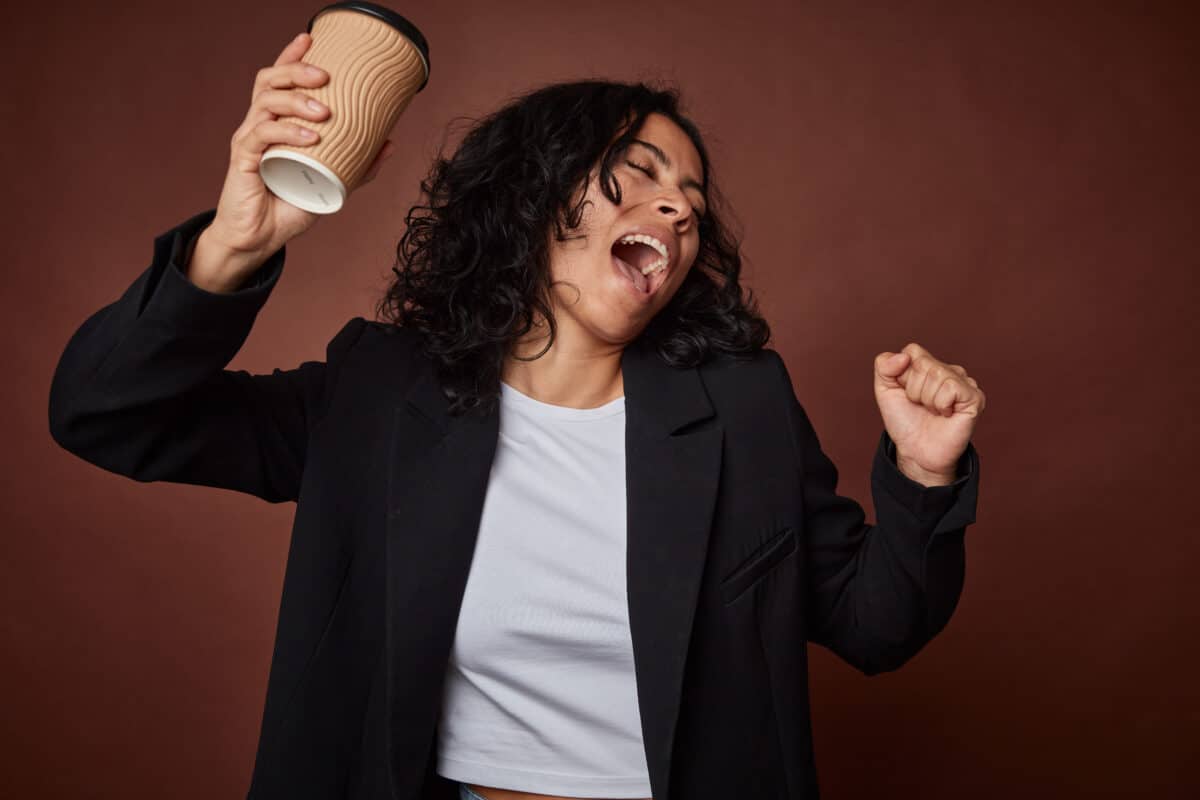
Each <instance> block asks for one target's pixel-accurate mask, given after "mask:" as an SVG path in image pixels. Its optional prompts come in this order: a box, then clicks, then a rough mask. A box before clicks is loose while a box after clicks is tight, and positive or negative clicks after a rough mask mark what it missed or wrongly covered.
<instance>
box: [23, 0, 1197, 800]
mask: <svg viewBox="0 0 1200 800" xmlns="http://www.w3.org/2000/svg"><path fill="white" fill-rule="evenodd" d="M1192 5H1193V4H1188V3H1178V4H1173V5H1172V4H1149V5H1148V4H1146V3H1136V2H1128V3H1124V4H1100V3H1056V4H1048V3H1044V2H1043V3H1015V4H1014V3H994V2H959V3H932V2H919V3H918V2H911V3H832V2H828V3H791V2H783V1H781V2H775V3H766V2H759V3H755V2H745V3H739V4H737V5H736V7H735V8H732V9H731V8H730V7H729V6H727V4H725V3H716V2H709V1H708V0H693V1H692V2H690V3H686V4H675V3H661V4H655V3H634V2H627V1H625V0H622V1H621V2H609V3H604V4H574V7H572V5H571V4H566V3H561V2H521V3H515V4H510V3H495V2H490V1H488V0H471V2H457V3H432V2H428V3H421V4H407V5H402V4H396V3H394V4H393V7H394V8H396V9H397V10H398V11H400V12H401V13H403V14H406V15H408V16H410V17H411V18H412V19H413V20H414V21H415V22H416V23H417V24H418V25H419V26H420V27H421V29H422V30H423V31H424V32H425V33H426V35H427V36H428V38H429V40H430V43H431V47H432V63H433V74H432V79H431V81H430V83H429V86H428V88H427V89H426V91H425V92H423V93H422V94H421V95H419V96H418V98H417V99H416V100H415V101H414V103H413V104H412V105H411V106H410V107H409V110H408V111H407V112H406V114H405V115H404V117H402V119H401V120H400V122H399V123H398V125H397V128H396V130H395V136H396V138H397V139H398V141H399V142H400V143H401V145H402V147H401V149H400V150H399V151H398V152H397V154H396V156H395V157H394V158H393V159H392V160H391V161H390V162H388V164H387V165H386V167H385V169H384V171H383V173H382V174H381V175H380V177H379V179H377V180H376V181H375V182H374V183H373V184H371V185H370V186H368V187H366V188H364V189H363V190H362V191H361V192H359V193H356V194H355V195H354V196H352V197H351V199H350V202H349V204H348V206H347V207H346V209H345V210H344V211H343V212H342V213H339V214H337V215H334V216H332V217H330V218H327V219H324V220H322V221H321V222H320V223H319V224H318V225H317V226H316V227H315V228H314V229H313V230H312V231H310V232H309V233H307V234H306V235H305V236H304V237H302V238H301V239H299V240H297V241H296V242H295V243H294V244H293V245H291V246H290V248H289V261H288V268H287V272H286V273H285V276H284V278H283V280H282V281H281V283H280V285H279V286H278V287H277V288H276V290H275V292H274V294H273V295H272V297H271V299H270V301H269V302H268V304H267V306H266V307H265V308H264V309H263V312H262V314H261V315H260V317H259V321H258V323H257V326H256V328H255V330H254V333H253V334H252V336H251V337H250V339H249V340H248V341H247V343H246V346H245V347H244V348H243V350H242V351H241V353H239V354H238V356H237V357H236V358H235V359H234V361H233V362H232V367H234V368H243V369H249V370H252V371H256V372H267V371H270V369H271V368H273V367H276V366H280V367H290V366H295V365H296V364H298V363H299V362H300V361H302V360H306V359H309V358H320V357H322V356H323V353H324V349H323V348H324V344H325V342H326V341H327V340H328V338H329V337H330V336H331V335H332V334H333V333H334V332H335V331H336V330H337V329H338V328H339V327H340V326H341V324H342V323H343V322H344V321H345V320H346V319H348V318H349V317H351V316H355V315H359V314H361V315H364V316H368V317H370V316H371V315H372V304H373V301H374V300H375V298H376V296H377V295H378V293H379V292H380V291H382V289H383V287H384V285H385V281H386V279H387V278H388V277H390V273H389V272H388V268H389V267H390V266H391V263H392V258H393V255H394V248H395V245H396V242H397V241H398V238H399V236H400V234H401V233H402V228H401V226H402V218H403V215H404V212H405V211H406V210H407V208H408V207H409V206H410V205H411V204H412V203H413V202H414V201H415V200H416V199H417V183H418V180H419V178H420V177H421V175H422V174H423V173H424V172H425V170H426V168H427V167H428V164H429V162H430V160H431V158H432V157H433V154H434V153H435V152H436V150H437V148H438V146H439V145H440V144H441V142H442V139H443V136H444V134H445V132H446V130H447V127H448V125H449V124H450V123H451V122H452V121H453V120H455V118H457V117H460V116H464V115H465V116H469V117H473V116H478V115H480V114H482V113H485V112H487V111H490V110H492V109H493V108H495V107H496V106H498V105H499V104H500V103H501V102H503V101H504V100H505V99H506V98H508V97H509V96H510V95H511V94H513V93H516V92H518V91H522V90H525V89H528V88H532V87H534V86H537V85H540V84H543V83H547V82H551V81H556V80H563V79H568V78H579V77H589V76H606V77H616V78H624V79H630V78H645V79H663V80H667V81H673V82H674V83H676V84H677V85H678V86H679V87H680V88H681V89H682V90H683V93H684V98H685V100H686V101H687V104H688V108H689V110H690V112H691V113H692V115H693V116H694V117H695V118H696V119H697V120H698V121H699V123H700V124H701V126H702V127H703V129H704V130H705V131H706V132H707V134H708V136H709V141H710V142H711V147H712V151H713V155H714V158H715V165H716V166H715V170H714V177H715V178H716V180H718V181H719V182H721V183H722V184H723V186H724V187H725V190H726V193H727V195H728V197H729V200H730V202H731V204H732V206H733V208H734V209H736V211H737V214H738V218H739V219H740V221H741V224H742V227H743V230H744V232H745V237H744V242H745V255H746V257H747V268H746V273H745V279H746V283H747V284H748V285H749V286H751V287H752V288H753V289H754V290H755V293H756V295H757V296H758V297H759V298H760V300H761V304H762V309H763V311H764V312H765V313H766V315H767V317H768V319H769V320H770V322H771V323H772V325H773V329H774V342H773V345H774V347H775V348H776V349H778V350H779V351H780V352H781V353H782V354H783V356H784V358H785V360H786V361H787V363H788V366H789V369H790V370H791V373H792V376H793V378H794V379H795V381H796V383H797V391H798V393H799V396H800V398H801V402H803V403H804V404H805V407H806V408H807V409H808V411H809V413H810V415H811V416H812V418H813V420H814V423H815V425H816V426H817V429H818V431H819V433H820V435H821V437H822V441H823V444H824V445H825V447H826V448H827V450H828V451H829V453H830V455H831V456H832V457H833V458H834V460H835V461H836V463H837V464H838V465H839V468H840V470H841V474H842V481H841V484H840V487H841V488H842V489H843V490H844V492H845V493H847V494H850V495H851V496H854V497H856V498H858V499H859V500H860V502H862V503H863V504H864V505H865V506H866V508H867V510H868V514H869V517H870V518H871V519H874V515H873V510H872V506H871V500H870V492H869V484H868V469H869V465H870V455H871V452H872V449H873V448H874V446H875V443H876V441H877V438H878V434H879V429H880V425H881V422H880V420H879V416H878V410H877V409H876V407H875V404H874V398H873V395H872V389H871V369H872V360H873V358H874V356H875V354H876V353H878V352H880V351H883V350H897V349H899V348H900V347H902V346H903V345H904V344H905V343H906V342H909V341H916V342H919V343H920V344H922V345H923V346H925V347H927V348H928V349H929V350H931V351H932V352H933V354H934V355H935V356H937V357H939V358H941V359H943V360H946V361H949V362H952V363H960V364H963V365H965V366H966V367H967V369H968V370H969V371H970V373H971V374H972V375H973V376H974V377H975V378H976V379H977V380H978V381H979V383H980V386H981V387H982V388H983V389H984V391H985V392H986V393H987V396H988V408H987V411H986V412H985V414H984V417H983V418H982V420H981V422H980V425H979V428H978V430H977V432H976V435H975V443H976V445H977V447H978V449H979V452H980V456H981V466H982V470H983V475H982V478H981V493H980V501H979V513H978V521H977V523H976V524H975V525H974V526H972V527H971V528H970V529H969V531H968V534H967V535H968V545H967V555H968V565H967V573H968V574H967V583H966V588H965V591H964V594H963V597H962V601H961V604H960V606H959V608H958V611H957V614H956V615H955V617H954V618H953V620H952V621H951V623H950V625H949V627H948V628H947V629H946V630H945V631H944V632H943V633H942V634H941V636H940V637H938V638H937V639H935V640H934V642H933V643H932V644H931V645H930V646H929V647H928V648H927V649H926V650H925V651H923V652H922V653H921V654H919V655H918V656H917V657H916V658H915V659H914V660H913V661H912V662H911V663H909V664H908V665H907V666H905V667H904V668H903V669H902V670H900V671H899V672H896V673H891V674H886V675H881V676H878V677H875V678H870V679H868V678H866V677H864V676H862V675H860V674H858V673H856V672H854V671H853V670H852V669H851V668H850V667H848V666H846V665H845V664H843V663H842V662H840V661H838V660H837V659H836V658H835V657H833V656H831V655H830V654H829V653H828V652H827V651H824V650H822V649H819V648H813V649H812V657H813V676H812V695H813V702H814V720H813V724H814V728H815V735H816V750H817V762H818V768H819V776H820V780H821V784H822V788H823V790H824V795H825V796H826V797H828V798H840V799H842V800H848V799H849V798H859V797H862V798H874V797H880V796H887V797H897V798H900V797H903V798H916V797H921V798H961V797H973V798H1010V797H1014V796H1042V797H1093V796H1101V795H1104V796H1109V795H1126V796H1132V795H1133V794H1134V793H1135V792H1137V791H1139V790H1140V791H1144V792H1146V793H1147V796H1156V797H1159V798H1165V797H1180V798H1182V797H1194V796H1197V794H1196V793H1197V792H1198V791H1200V778H1197V776H1196V772H1195V767H1194V763H1195V762H1191V763H1190V764H1189V763H1188V762H1187V759H1186V756H1187V754H1188V753H1189V752H1191V753H1193V755H1194V754H1195V752H1196V749H1197V731H1198V730H1200V711H1198V707H1200V691H1198V689H1197V681H1196V677H1195V668H1196V664H1197V656H1198V649H1200V648H1198V647H1197V631H1198V629H1200V619H1198V617H1200V612H1198V609H1200V589H1198V588H1197V585H1196V583H1195V582H1194V578H1195V575H1196V572H1197V564H1198V558H1197V556H1198V555H1200V544H1198V541H1200V540H1198V537H1197V534H1198V531H1197V525H1196V524H1195V522H1193V520H1192V519H1191V518H1190V513H1191V509H1190V507H1188V506H1187V505H1186V504H1185V503H1183V502H1182V501H1183V500H1185V499H1186V498H1187V497H1188V496H1189V493H1190V491H1191V490H1190V489H1189V487H1192V486H1193V485H1194V484H1195V480H1196V478H1197V468H1196V466H1195V455H1194V454H1195V452H1196V448H1197V445H1198V444H1200V437H1198V436H1197V422H1196V411H1195V408H1196V400H1197V399H1198V397H1197V385H1198V380H1197V379H1198V375H1197V366H1196V344H1197V342H1198V341H1200V336H1198V331H1197V313H1196V310H1195V307H1196V305H1197V300H1198V299H1200V297H1198V292H1197V278H1196V274H1197V267H1198V266H1200V264H1198V260H1197V257H1196V237H1195V234H1194V223H1195V218H1196V216H1197V210H1198V208H1200V202H1198V201H1200V196H1198V191H1197V185H1198V184H1197V178H1198V177H1200V176H1198V175H1197V172H1198V170H1197V160H1196V142H1197V141H1198V139H1200V125H1198V124H1197V122H1198V120H1197V103H1196V89H1197V72H1198V69H1197V59H1196V50H1195V47H1196V45H1195V42H1196V40H1197V27H1196V25H1195V23H1196V15H1195V14H1194V13H1193V12H1192V11H1191V10H1190V8H1191V6H1192ZM1050 6H1054V7H1050ZM318 7H319V4H313V3H300V2H283V1H282V0H276V1H275V2H256V3H253V4H243V3H235V2H233V1H232V0H223V1H222V2H210V3H207V4H188V3H179V4H170V5H169V7H168V6H164V4H162V3H159V2H153V3H151V2H119V3H111V4H110V3H103V4H93V3H83V2H67V3H58V4H56V5H55V6H54V8H53V9H52V11H53V13H51V12H50V11H46V10H43V9H39V8H37V7H36V6H34V5H32V4H22V5H20V6H18V7H14V8H12V9H10V11H9V12H8V14H7V16H6V33H7V36H6V43H5V47H4V48H3V55H2V56H0V58H2V59H3V64H2V66H3V69H4V76H5V78H6V81H5V99H6V103H5V109H4V111H3V112H2V113H3V115H4V117H3V130H4V131H5V138H6V146H5V147H4V152H5V162H6V164H5V174H6V175H7V176H8V177H9V180H10V191H9V192H7V193H6V195H7V196H6V197H5V198H4V200H3V203H4V214H3V220H4V223H3V224H4V226H5V237H4V241H5V243H6V245H7V247H8V259H7V261H6V267H5V269H4V270H3V271H2V272H0V280H2V281H3V283H2V288H3V293H2V295H0V297H2V302H3V314H0V326H3V328H4V329H5V330H4V333H5V338H6V339H7V340H8V341H9V342H10V343H12V346H10V347H9V348H8V350H7V351H5V353H4V356H3V358H4V362H5V363H4V365H3V367H4V374H6V375H8V376H9V380H8V381H7V387H6V391H5V399H6V406H7V407H8V409H9V411H8V413H6V414H5V415H4V416H3V417H2V421H0V425H2V428H0V437H2V441H3V443H4V449H3V452H4V454H5V457H4V459H3V472H2V473H0V474H2V483H0V491H2V492H3V495H2V496H0V501H2V503H0V507H2V508H3V511H2V512H0V514H2V515H3V516H2V517H0V521H2V527H3V530H4V536H3V537H0V542H2V545H0V546H2V547H3V552H2V553H0V556H2V557H0V570H2V573H0V609H2V610H0V620H2V621H3V643H4V658H3V659H2V660H0V680H2V685H3V687H4V689H5V694H6V696H5V698H4V703H3V706H4V709H5V711H4V716H5V718H6V720H5V722H6V724H4V725H3V726H0V731H2V732H0V745H2V749H0V753H2V755H0V759H2V760H3V769H2V770H0V775H2V778H0V779H2V781H3V784H2V785H0V795H4V796H9V797H64V798H65V797H121V798H134V797H160V796H162V795H163V794H164V792H165V791H169V793H170V794H171V795H172V796H174V797H179V798H185V797H188V798H190V797H195V798H214V797H239V796H243V795H244V793H245V790H246V788H247V786H248V782H249V777H250V770H251V766H252V759H253V753H254V747H255V743H256V740H257V735H258V725H259V720H260V714H261V711H262V702H263V696H264V691H265V686H266V679H267V668H268V660H269V657H270V652H271V642H272V636H273V633H274V625H275V619H276V612H277V609H278V600H279V592H280V589H281V584H282V578H283V569H284V560H285V555H286V551H287V545H288V536H289V533H290V525H291V519H292V515H293V513H294V508H295V507H294V506H293V505H279V506H272V505H269V504H266V503H263V502H261V501H259V500H257V499H255V498H252V497H248V496H244V495H238V494H235V493H232V492H226V491H220V490H213V489H205V488H200V487H190V486H177V485H170V484H154V485H145V484H138V483H136V482H133V481H130V480H128V479H124V478H120V477H117V476H114V475H111V474H108V473H105V472H103V471H101V470H99V469H97V468H95V467H92V466H90V465H88V464H86V463H84V462H82V461H80V460H78V459H76V458H75V457H73V456H71V455H70V454H68V453H66V452H65V451H63V450H61V449H59V448H58V447H57V446H56V445H55V444H54V442H53V441H52V440H51V438H50V435H49V432H48V427H47V395H48V389H49V383H50V376H51V372H52V370H53V368H54V365H55V363H56V360H57V358H58V356H59V354H60V353H61V351H62V348H63V346H64V344H65V343H66V340H67V337H68V336H69V335H70V334H71V333H72V332H73V331H74V330H75V328H76V327H77V326H78V325H79V324H80V323H81V322H82V321H83V319H84V318H85V317H86V316H87V315H89V314H90V313H92V312H93V311H95V310H96V309H97V308H99V307H100V306H101V305H104V304H105V303H107V302H109V301H111V300H112V299H114V298H115V297H116V296H118V295H119V294H120V293H121V292H122V291H123V290H124V289H125V287H126V286H127V285H128V284H129V283H130V282H131V281H132V280H133V279H134V278H135V277H136V276H137V274H138V273H139V272H140V271H141V270H142V269H144V268H145V266H146V265H147V264H148V263H149V259H150V253H151V241H152V238H153V236H154V235H155V234H157V233H159V232H161V231H163V230H165V229H167V228H168V227H170V226H172V225H174V224H175V223H177V222H179V221H182V220H183V219H185V218H186V217H188V216H190V215H191V214H194V213H196V212H197V211H200V210H202V209H204V208H208V207H210V206H212V205H214V204H215V203H216V200H217V196H218V194H219V191H220V188H221V183H222V180H223V177H224V172H225V167H226V163H227V159H228V141H229V137H230V136H231V134H232V133H233V130H234V129H235V128H236V127H237V125H238V124H239V123H240V121H241V119H242V117H243V115H244V114H245V111H246V107H247V105H248V103H249V100H250V89H251V86H252V83H253V79H254V75H255V72H256V71H257V70H258V69H259V68H260V67H263V66H267V65H269V64H270V63H271V62H272V61H273V60H274V58H275V56H276V54H277V53H278V51H279V50H280V49H281V48H282V47H283V46H284V45H285V44H286V43H287V41H288V40H289V39H291V38H292V36H294V35H295V34H296V33H297V32H299V31H300V30H302V29H303V27H304V25H305V23H306V21H307V19H308V18H309V16H310V15H311V14H312V13H313V12H314V11H315V10H316V9H317V8H318ZM460 128H461V126H460ZM456 136H457V134H451V137H450V142H451V143H453V142H454V141H456ZM18 159H19V160H18ZM1151 791H1152V792H1153V794H1152V795H1151V794H1150V792H1151ZM685 800H692V799H689V798H685Z"/></svg>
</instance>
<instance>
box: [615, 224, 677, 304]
mask: <svg viewBox="0 0 1200 800" xmlns="http://www.w3.org/2000/svg"><path fill="white" fill-rule="evenodd" d="M639 240H641V241H639ZM656 244H657V246H656ZM659 248H662V249H661V250H660V249H659ZM664 250H665V247H664V246H663V245H662V244H658V243H657V242H655V243H652V242H651V241H650V237H644V236H641V235H637V236H624V237H622V238H620V239H618V240H617V241H616V242H615V243H614V244H613V246H612V254H613V263H614V264H616V266H617V268H618V270H619V271H620V272H621V274H622V275H624V276H625V277H626V279H628V280H629V282H630V283H632V284H633V286H634V288H635V289H637V290H638V291H639V292H641V293H642V294H646V295H648V294H651V293H652V291H653V290H654V289H657V288H658V286H659V284H661V283H662V279H663V276H665V274H666V271H667V263H668V259H667V256H666V254H665V253H664V252H663V251H664Z"/></svg>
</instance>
